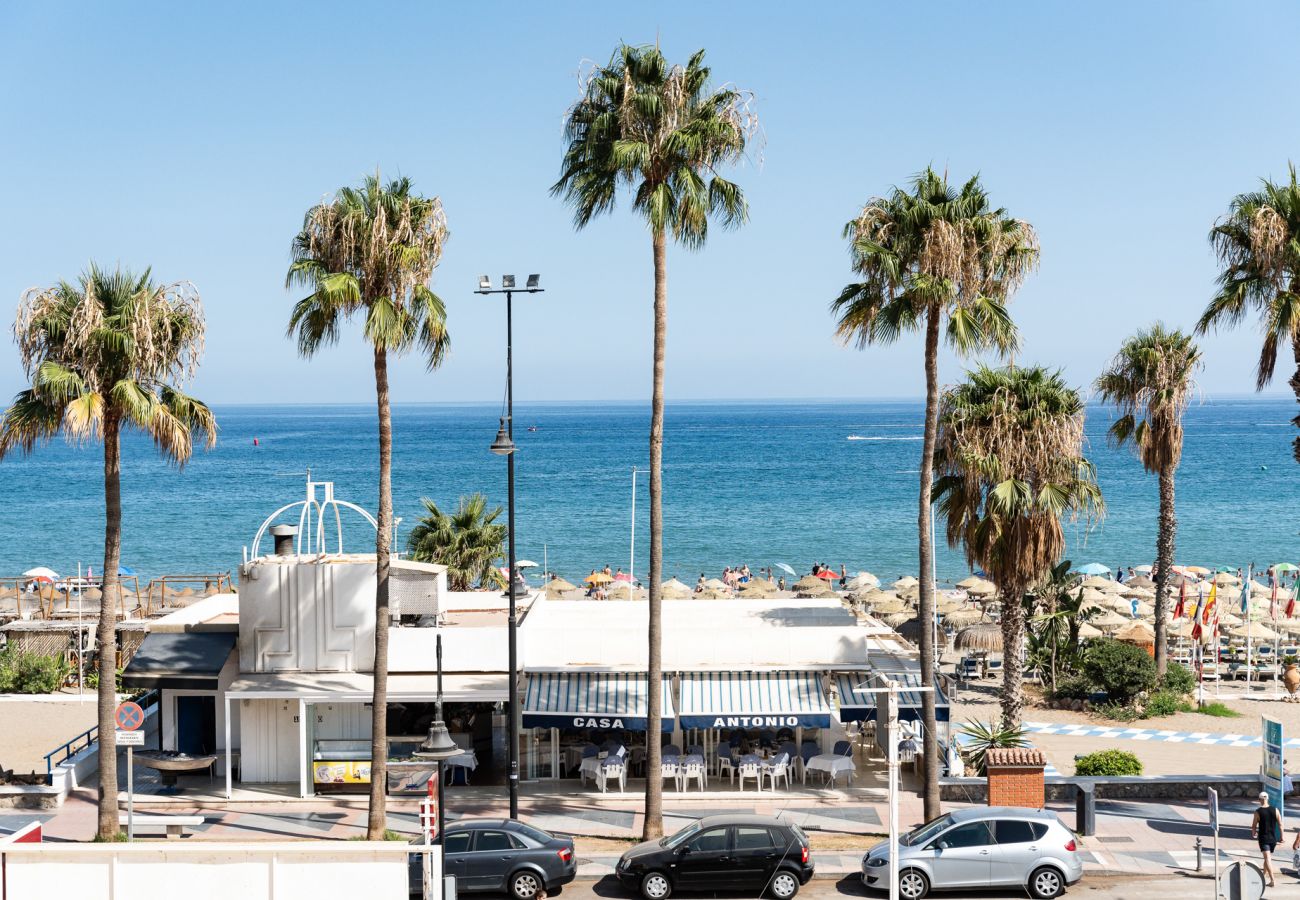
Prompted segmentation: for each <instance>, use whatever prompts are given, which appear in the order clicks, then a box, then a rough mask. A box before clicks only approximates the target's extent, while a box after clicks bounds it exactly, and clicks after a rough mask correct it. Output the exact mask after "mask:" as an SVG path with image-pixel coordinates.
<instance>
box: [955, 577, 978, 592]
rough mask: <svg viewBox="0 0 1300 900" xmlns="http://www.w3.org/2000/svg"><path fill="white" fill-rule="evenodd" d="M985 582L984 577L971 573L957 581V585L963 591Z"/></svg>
mask: <svg viewBox="0 0 1300 900" xmlns="http://www.w3.org/2000/svg"><path fill="white" fill-rule="evenodd" d="M983 583H984V579H983V578H980V577H979V576H978V575H970V576H968V577H966V578H963V579H962V580H961V581H959V582H957V587H959V588H961V589H962V590H963V591H969V590H970V589H971V588H973V587H975V586H976V585H978V584H983Z"/></svg>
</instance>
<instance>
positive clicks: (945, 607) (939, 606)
mask: <svg viewBox="0 0 1300 900" xmlns="http://www.w3.org/2000/svg"><path fill="white" fill-rule="evenodd" d="M965 608H966V604H964V603H962V602H961V601H960V600H952V599H950V598H948V597H940V598H939V599H938V600H937V601H935V604H934V611H935V612H937V613H938V614H939V615H941V616H946V615H948V613H953V612H956V611H957V610H959V609H965Z"/></svg>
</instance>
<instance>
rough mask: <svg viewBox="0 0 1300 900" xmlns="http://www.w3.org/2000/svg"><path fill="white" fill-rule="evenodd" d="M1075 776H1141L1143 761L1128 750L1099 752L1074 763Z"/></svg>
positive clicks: (1082, 757)
mask: <svg viewBox="0 0 1300 900" xmlns="http://www.w3.org/2000/svg"><path fill="white" fill-rule="evenodd" d="M1074 774H1075V775H1141V774H1142V761H1141V760H1140V759H1138V758H1137V757H1136V756H1134V755H1133V754H1132V753H1129V752H1128V751H1127V750H1099V751H1098V752H1096V753H1089V754H1088V755H1087V756H1081V757H1079V758H1078V759H1076V760H1075V761H1074Z"/></svg>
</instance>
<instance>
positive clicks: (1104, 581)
mask: <svg viewBox="0 0 1300 900" xmlns="http://www.w3.org/2000/svg"><path fill="white" fill-rule="evenodd" d="M1114 583H1115V582H1113V581H1111V580H1110V579H1109V578H1102V577H1101V576H1100V575H1090V576H1089V577H1087V578H1085V579H1083V581H1082V582H1081V586H1082V587H1086V588H1093V589H1094V590H1098V591H1104V590H1107V589H1109V587H1110V586H1111V585H1112V584H1114Z"/></svg>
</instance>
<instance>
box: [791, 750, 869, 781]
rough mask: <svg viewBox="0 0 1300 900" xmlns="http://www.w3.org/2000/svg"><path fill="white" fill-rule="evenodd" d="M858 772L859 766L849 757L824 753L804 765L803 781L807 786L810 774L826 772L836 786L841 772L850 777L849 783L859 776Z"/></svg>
mask: <svg viewBox="0 0 1300 900" xmlns="http://www.w3.org/2000/svg"><path fill="white" fill-rule="evenodd" d="M857 771H858V769H857V766H855V765H854V764H853V760H852V759H850V758H849V757H847V756H838V755H836V754H834V753H823V754H822V755H820V756H814V757H813V758H812V759H810V760H808V762H806V763H804V767H803V780H804V783H805V784H807V783H808V773H809V772H825V773H826V774H827V775H829V776H830V779H831V784H834V783H835V779H837V778H838V777H839V776H840V773H841V772H847V773H848V775H849V781H852V780H853V776H854V775H855V774H857Z"/></svg>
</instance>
